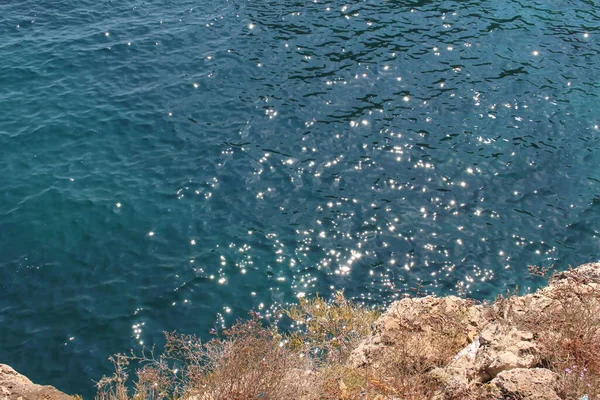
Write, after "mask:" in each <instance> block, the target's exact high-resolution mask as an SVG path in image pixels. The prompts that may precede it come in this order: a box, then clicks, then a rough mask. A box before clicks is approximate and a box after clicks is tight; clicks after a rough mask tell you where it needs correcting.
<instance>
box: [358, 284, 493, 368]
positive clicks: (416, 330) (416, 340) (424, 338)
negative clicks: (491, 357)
mask: <svg viewBox="0 0 600 400" xmlns="http://www.w3.org/2000/svg"><path fill="white" fill-rule="evenodd" d="M487 322H488V321H487V319H486V316H485V312H484V308H483V306H481V305H477V304H475V302H473V301H471V300H467V299H462V298H459V297H456V296H447V297H442V298H440V297H435V296H427V297H422V298H406V299H402V300H400V301H396V302H394V303H392V304H391V305H390V306H389V308H388V309H387V311H386V312H385V313H384V314H383V315H382V316H381V317H380V318H379V319H378V320H377V322H376V323H375V327H374V333H373V335H372V336H371V337H370V338H369V339H367V340H366V341H364V342H363V343H361V344H360V345H359V346H358V348H357V349H356V350H355V351H354V352H353V353H352V355H351V356H350V360H349V364H350V365H351V366H353V367H357V368H358V367H361V366H363V365H367V364H368V365H370V366H371V367H375V368H376V367H377V364H378V362H379V361H381V360H383V359H385V354H386V353H389V352H396V351H397V346H398V345H402V346H404V347H405V348H406V347H413V348H415V347H418V348H419V351H420V354H421V355H426V354H428V348H431V346H434V345H436V342H438V341H439V340H438V341H436V340H435V338H434V336H435V335H439V331H440V327H442V326H443V327H445V328H450V327H453V328H456V329H455V330H456V331H457V332H459V334H458V336H459V337H457V338H455V339H456V340H461V341H463V342H464V343H463V344H462V345H466V344H467V343H469V342H470V341H471V340H472V339H473V338H474V337H475V336H476V334H477V332H479V331H480V330H481V328H482V327H483V326H484V325H485V324H486V323H487ZM429 353H431V354H433V353H435V351H430V352H429Z"/></svg>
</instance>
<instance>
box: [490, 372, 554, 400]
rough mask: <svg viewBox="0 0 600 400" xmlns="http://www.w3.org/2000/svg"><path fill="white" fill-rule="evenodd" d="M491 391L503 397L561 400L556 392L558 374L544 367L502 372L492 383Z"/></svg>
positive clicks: (527, 399)
mask: <svg viewBox="0 0 600 400" xmlns="http://www.w3.org/2000/svg"><path fill="white" fill-rule="evenodd" d="M489 385H490V386H491V387H492V388H491V392H492V393H494V392H496V393H497V394H499V395H500V396H502V397H501V398H509V399H522V400H560V397H558V395H557V394H556V390H557V387H558V376H557V375H556V374H555V373H554V372H552V371H549V370H547V369H544V368H531V369H524V368H514V369H511V370H508V371H503V372H500V373H499V374H498V375H497V376H496V377H495V378H494V379H493V380H492V381H491V382H490V383H489Z"/></svg>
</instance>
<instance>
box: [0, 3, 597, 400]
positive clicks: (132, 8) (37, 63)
mask: <svg viewBox="0 0 600 400" xmlns="http://www.w3.org/2000/svg"><path fill="white" fill-rule="evenodd" d="M153 3H155V4H153ZM0 37H1V38H2V40H1V41H0V105H1V106H2V114H1V117H0V152H1V156H0V171H1V172H2V173H1V174H0V246H1V247H0V248H1V251H0V293H1V294H0V343H1V344H0V362H3V363H8V364H10V365H12V366H14V367H15V368H16V369H18V370H19V371H20V372H22V373H25V374H27V375H28V376H29V377H30V378H32V379H33V380H35V381H40V382H43V383H48V384H53V385H55V386H57V387H58V388H59V389H61V390H65V391H69V392H74V393H81V394H83V395H84V396H86V397H87V398H91V396H92V394H93V387H92V382H91V379H96V380H97V379H99V378H100V377H101V375H102V374H103V373H107V372H109V371H110V365H109V363H108V361H107V357H108V355H109V354H112V353H115V352H123V351H127V350H128V349H131V348H133V349H138V350H139V349H141V348H142V347H143V346H144V345H152V344H154V343H160V338H161V332H162V331H163V330H169V331H170V330H175V329H178V330H180V331H182V332H185V333H198V334H204V333H205V332H207V331H208V330H209V328H210V327H212V326H213V324H214V323H215V321H217V322H218V323H222V322H230V321H232V320H233V319H234V318H236V317H239V316H243V315H245V313H246V312H247V311H248V310H250V309H252V308H256V309H261V310H263V312H264V313H266V314H268V313H269V310H270V309H271V307H272V306H273V304H277V303H286V302H290V301H294V300H295V299H296V298H297V297H298V296H304V295H312V294H314V293H317V292H319V293H322V294H324V295H328V294H330V293H332V292H333V291H335V290H338V289H345V290H346V293H347V295H348V296H349V297H351V298H353V299H356V300H359V301H365V302H366V303H368V304H383V303H385V302H388V301H390V300H392V299H394V298H397V297H399V296H401V295H402V294H403V293H406V292H411V291H410V288H414V287H417V286H420V287H421V291H422V292H423V293H437V294H447V293H455V292H457V291H459V290H460V291H462V292H466V293H467V294H469V295H470V296H474V297H476V298H479V299H486V298H487V299H489V298H492V297H494V296H495V295H496V294H498V293H501V292H504V291H505V290H506V289H508V288H513V287H514V286H515V285H520V287H521V288H523V289H525V290H527V289H530V288H533V287H535V285H539V284H540V282H539V281H535V280H532V279H530V278H529V277H528V276H527V265H529V264H535V265H541V266H547V265H551V264H555V265H556V266H557V267H558V268H566V267H567V266H568V265H569V264H571V265H577V264H579V263H582V262H587V261H590V260H595V259H597V258H598V253H599V251H598V245H599V240H598V226H599V223H600V197H599V195H600V193H599V192H600V191H599V183H600V169H599V166H600V153H599V152H598V149H599V147H598V141H599V137H600V130H599V125H600V101H599V97H598V96H599V95H600V83H599V82H600V65H599V64H600V54H599V53H600V51H599V50H600V46H599V44H598V38H599V37H600V17H599V16H598V11H597V7H596V6H595V4H594V2H592V1H557V0H551V1H543V2H542V1H527V2H520V1H497V0H494V1H487V2H482V1H461V2H458V1H391V0H389V1H382V0H378V1H375V0H366V1H354V2H343V1H338V0H332V1H322V0H315V1H310V2H309V1H291V0H279V1H254V0H248V1H241V0H231V1H206V0H199V1H165V2H141V1H119V2H117V1H89V0H79V1H74V0H60V1H49V0H37V1H7V0H5V1H4V2H2V3H0ZM411 293H412V292H411Z"/></svg>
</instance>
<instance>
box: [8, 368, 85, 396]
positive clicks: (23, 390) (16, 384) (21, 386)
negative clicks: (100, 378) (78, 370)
mask: <svg viewBox="0 0 600 400" xmlns="http://www.w3.org/2000/svg"><path fill="white" fill-rule="evenodd" d="M74 399H75V398H74V397H72V396H69V395H67V394H65V393H63V392H61V391H59V390H57V389H56V388H54V387H53V386H42V385H36V384H35V383H33V382H31V381H30V380H29V378H27V377H26V376H24V375H21V374H19V373H18V372H17V371H15V370H14V369H12V368H11V367H9V366H8V365H5V364H0V400H74Z"/></svg>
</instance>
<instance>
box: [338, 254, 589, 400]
mask: <svg viewBox="0 0 600 400" xmlns="http://www.w3.org/2000/svg"><path fill="white" fill-rule="evenodd" d="M599 293H600V263H590V264H585V265H582V266H580V267H578V268H575V269H569V270H568V271H564V272H561V273H558V274H555V275H554V276H553V277H552V279H551V280H550V281H549V284H548V286H546V287H543V288H541V289H539V290H538V291H537V292H535V293H533V294H528V295H525V296H509V297H507V298H504V299H501V300H498V301H495V302H494V303H493V304H484V305H481V304H476V303H475V302H473V301H470V300H466V299H462V298H458V297H455V296H448V297H444V298H438V297H433V296H428V297H424V298H406V299H403V300H400V301H397V302H395V303H393V304H392V305H391V306H390V307H389V308H388V310H387V311H386V312H385V313H384V314H383V315H382V316H381V317H380V318H379V320H378V321H377V322H376V323H375V327H374V332H373V334H372V335H371V337H369V338H368V339H366V340H365V341H363V342H362V343H361V344H360V345H359V346H358V347H357V349H356V350H355V351H354V352H353V353H352V355H351V357H350V359H349V364H350V366H351V367H353V368H365V367H368V368H370V369H378V368H383V367H384V364H385V363H386V362H388V361H387V360H390V359H392V358H393V355H394V354H395V353H399V352H401V353H403V354H405V356H406V355H408V356H409V357H413V358H414V357H421V358H427V357H431V355H433V354H436V355H437V356H438V359H437V360H434V361H440V359H441V358H439V355H440V353H443V348H440V346H444V345H446V346H448V347H452V346H454V348H456V345H459V347H458V348H460V347H462V350H460V351H458V353H457V354H455V355H454V357H451V361H450V362H449V363H445V365H443V366H440V367H438V368H435V369H433V370H432V371H430V372H429V376H430V377H432V378H433V379H434V380H435V381H437V382H439V385H440V390H439V392H438V393H437V394H436V395H435V396H434V398H436V399H437V400H442V399H456V398H464V397H463V395H464V393H469V396H470V397H469V398H490V399H492V398H493V399H505V398H510V399H523V400H541V399H549V400H552V399H559V398H560V397H559V395H558V394H557V393H558V391H559V377H558V375H557V374H556V373H554V372H552V371H551V370H549V369H545V368H541V367H542V366H543V365H547V363H544V362H543V361H544V360H542V356H541V351H540V347H541V346H542V344H541V342H540V341H539V338H538V337H537V334H536V332H537V331H538V327H539V326H540V325H536V324H538V323H539V324H543V325H544V326H545V327H546V331H545V333H546V338H547V337H548V336H552V335H560V333H559V332H554V331H553V330H554V329H553V328H554V326H555V325H553V324H556V323H560V321H561V318H565V316H569V315H570V313H572V312H574V311H573V310H576V309H577V310H585V312H587V313H589V314H588V315H599V314H600V295H599ZM581 306H583V307H581ZM567 318H569V317H567ZM582 321H586V317H583V319H582ZM457 324H458V325H459V326H458V327H457V326H456V325H457ZM548 327H550V329H548ZM559 339H560V338H559ZM461 341H462V342H464V347H463V346H461V345H460V343H461ZM597 341H598V342H600V337H598V338H597ZM558 342H560V340H559V341H558ZM592 342H593V340H592ZM436 346H437V347H436ZM407 349H408V350H407ZM415 349H416V350H415ZM546 350H547V349H546ZM431 364H434V363H429V365H431ZM473 389H476V390H473ZM473 393H478V394H477V395H475V397H473Z"/></svg>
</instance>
